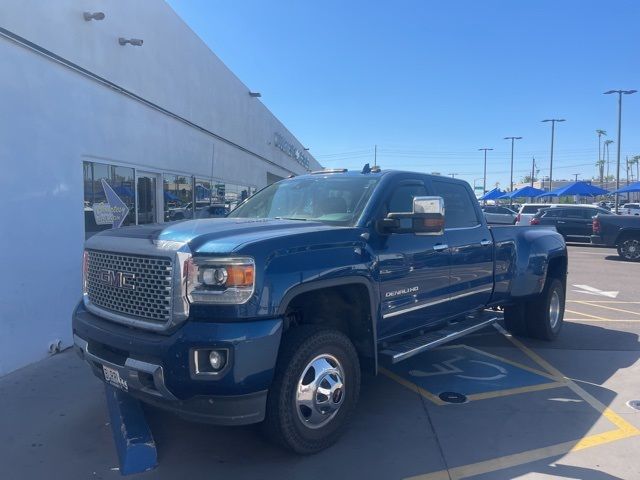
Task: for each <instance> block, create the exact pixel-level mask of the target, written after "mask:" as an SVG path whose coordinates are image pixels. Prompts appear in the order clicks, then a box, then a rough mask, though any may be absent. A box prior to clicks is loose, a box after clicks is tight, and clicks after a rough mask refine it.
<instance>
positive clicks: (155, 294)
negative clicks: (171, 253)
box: [85, 250, 173, 324]
mask: <svg viewBox="0 0 640 480" xmlns="http://www.w3.org/2000/svg"><path fill="white" fill-rule="evenodd" d="M86 261H87V265H86V286H85V288H86V294H87V297H88V299H89V301H90V302H91V304H93V305H95V306H96V307H99V308H101V309H104V310H108V311H109V312H112V313H115V314H120V315H125V316H127V317H132V318H133V319H137V320H142V321H146V322H150V323H153V324H166V323H168V322H169V321H170V320H171V293H172V292H171V283H172V268H173V267H172V262H171V259H169V258H167V257H152V256H142V255H129V254H122V253H113V252H106V251H98V250H87V259H86ZM123 278H124V279H125V280H123Z"/></svg>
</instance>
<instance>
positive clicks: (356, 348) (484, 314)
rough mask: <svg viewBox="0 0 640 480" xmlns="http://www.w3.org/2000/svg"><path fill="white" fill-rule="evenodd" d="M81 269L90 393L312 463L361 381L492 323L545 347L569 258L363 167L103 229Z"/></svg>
mask: <svg viewBox="0 0 640 480" xmlns="http://www.w3.org/2000/svg"><path fill="white" fill-rule="evenodd" d="M445 212H446V213H445ZM83 270H84V277H83V278H84V280H83V283H84V294H83V301H82V302H81V303H80V304H79V305H78V307H77V308H76V310H75V312H74V314H73V333H74V341H75V346H76V348H77V350H78V352H79V354H80V355H81V357H82V358H83V359H84V360H85V361H86V362H87V363H88V364H89V365H90V366H91V367H92V369H93V370H94V372H95V374H96V375H97V376H98V377H99V378H100V379H101V380H103V381H104V382H106V383H108V384H110V385H112V386H115V387H117V388H120V389H122V390H124V391H126V392H128V393H129V394H130V395H132V396H134V397H136V398H138V399H140V400H142V401H143V402H146V403H149V404H153V405H156V406H157V407H160V408H164V409H167V410H170V411H173V412H175V413H178V414H179V415H181V416H183V417H186V418H189V419H193V420H196V421H203V422H211V423H216V424H223V425H240V424H249V423H257V422H262V426H263V427H264V432H265V433H266V434H267V435H268V437H269V438H271V439H273V440H275V441H277V442H278V443H280V444H281V445H283V446H284V447H286V448H288V449H290V450H292V451H294V452H297V453H305V454H306V453H313V452H317V451H319V450H321V449H323V448H326V447H327V446H329V445H330V444H331V443H333V442H334V441H335V440H336V439H337V437H338V436H339V435H340V433H341V432H342V431H343V430H344V427H345V424H346V423H347V420H348V419H349V417H351V416H352V414H353V412H354V410H355V408H356V404H357V401H358V395H359V390H360V378H361V372H362V371H363V370H364V371H369V372H373V373H375V372H376V371H377V369H378V365H380V364H393V363H396V362H399V361H402V360H404V359H406V358H409V357H411V356H413V355H416V354H418V353H421V352H423V351H425V350H428V349H430V348H434V347H437V346H438V345H441V344H443V343H445V342H448V341H451V340H454V339H456V338H459V337H461V336H463V335H465V334H468V333H471V332H474V331H477V330H478V329H481V328H483V327H486V326H487V325H490V324H492V323H493V322H495V321H496V320H497V313H498V311H499V310H503V311H504V322H505V326H506V328H507V329H508V330H509V331H511V332H512V333H513V334H516V335H524V336H531V337H535V338H539V339H545V340H552V339H554V338H555V337H556V336H557V335H558V333H559V331H560V328H561V326H562V321H563V314H564V303H565V286H566V275H567V251H566V246H565V243H564V241H563V239H562V237H561V236H560V235H559V234H558V233H556V232H555V231H554V230H552V229H543V228H536V227H512V226H505V227H492V228H489V227H488V226H487V224H486V221H485V218H484V216H483V214H482V211H481V209H480V206H479V204H478V202H477V201H476V198H475V196H474V195H473V192H472V190H471V188H470V187H469V185H468V184H467V183H465V182H462V181H460V180H456V179H450V178H444V177H440V176H432V175H426V174H421V173H410V172H400V171H380V170H378V169H375V168H374V169H370V168H369V167H368V166H365V168H364V169H363V170H362V172H352V171H349V172H348V171H346V170H325V171H321V172H317V173H312V174H308V175H303V176H299V177H294V178H289V179H286V180H282V181H280V182H278V183H275V184H273V185H270V186H268V187H266V188H265V189H263V190H261V191H260V192H258V193H256V194H255V195H253V196H252V197H250V198H248V199H247V200H245V201H244V202H243V203H242V204H240V205H239V206H238V207H237V208H236V209H235V210H234V211H232V212H231V213H230V214H228V215H227V217H226V218H219V219H204V220H189V221H183V222H174V223H165V224H156V225H145V226H137V227H126V228H119V229H113V230H107V231H103V232H101V233H99V234H97V235H95V236H93V237H91V238H90V239H89V240H87V242H86V248H85V252H84V266H83Z"/></svg>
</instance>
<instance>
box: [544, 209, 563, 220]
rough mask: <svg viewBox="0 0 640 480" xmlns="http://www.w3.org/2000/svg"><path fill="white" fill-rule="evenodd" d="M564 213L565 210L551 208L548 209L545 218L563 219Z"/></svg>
mask: <svg viewBox="0 0 640 480" xmlns="http://www.w3.org/2000/svg"><path fill="white" fill-rule="evenodd" d="M563 212H564V210H562V209H560V208H549V209H547V211H545V212H544V213H543V216H544V217H545V218H557V217H561V216H562V213H563Z"/></svg>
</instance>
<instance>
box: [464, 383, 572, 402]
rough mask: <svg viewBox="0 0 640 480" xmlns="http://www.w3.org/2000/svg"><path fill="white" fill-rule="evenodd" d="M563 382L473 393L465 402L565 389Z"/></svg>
mask: <svg viewBox="0 0 640 480" xmlns="http://www.w3.org/2000/svg"><path fill="white" fill-rule="evenodd" d="M566 386H567V384H566V383H564V382H552V383H542V384H540V385H530V386H528V387H518V388H509V389H507V390H496V391H493V392H485V393H474V394H473V395H467V400H469V401H475V400H486V399H487V398H499V397H507V396H509V395H519V394H521V393H530V392H539V391H541V390H549V389H551V388H560V387H566Z"/></svg>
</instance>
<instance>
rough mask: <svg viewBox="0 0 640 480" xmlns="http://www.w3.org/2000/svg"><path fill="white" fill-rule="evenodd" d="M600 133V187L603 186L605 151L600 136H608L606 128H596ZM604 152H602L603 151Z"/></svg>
mask: <svg viewBox="0 0 640 480" xmlns="http://www.w3.org/2000/svg"><path fill="white" fill-rule="evenodd" d="M596 133H597V134H598V169H599V170H598V171H599V172H600V188H602V179H603V177H604V152H602V148H601V146H600V138H601V137H602V136H603V135H604V136H605V137H606V136H607V132H606V130H600V129H598V130H596ZM601 152H602V153H601Z"/></svg>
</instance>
